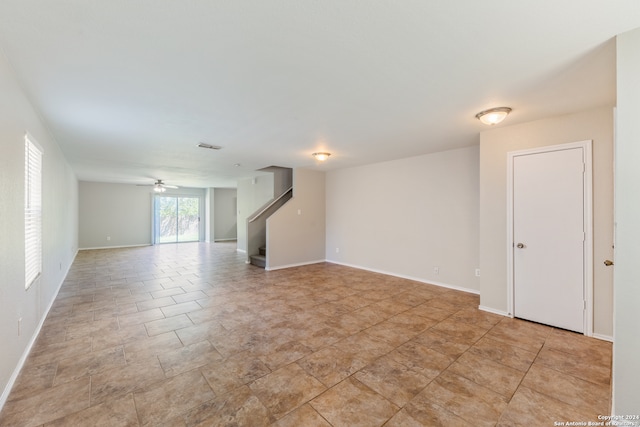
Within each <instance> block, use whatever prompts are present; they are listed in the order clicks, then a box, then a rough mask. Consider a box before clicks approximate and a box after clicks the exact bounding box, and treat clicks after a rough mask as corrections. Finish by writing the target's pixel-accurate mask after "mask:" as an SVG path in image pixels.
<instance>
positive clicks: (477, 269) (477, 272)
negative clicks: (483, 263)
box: [476, 268, 480, 277]
mask: <svg viewBox="0 0 640 427" xmlns="http://www.w3.org/2000/svg"><path fill="white" fill-rule="evenodd" d="M476 277H480V269H479V268H476Z"/></svg>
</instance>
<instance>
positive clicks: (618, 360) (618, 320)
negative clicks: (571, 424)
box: [613, 29, 640, 425]
mask: <svg viewBox="0 0 640 427" xmlns="http://www.w3.org/2000/svg"><path fill="white" fill-rule="evenodd" d="M617 49H618V50H617V62H618V63H617V70H618V71H617V73H618V80H617V90H618V108H617V120H616V191H615V194H616V211H615V212H616V218H615V220H616V259H615V331H614V345H613V356H614V359H613V413H614V414H617V415H640V389H639V388H638V385H639V384H640V363H639V362H638V361H639V360H640V314H639V311H640V310H639V309H640V280H639V279H638V277H639V274H638V270H637V268H638V261H639V260H640V244H639V243H638V242H640V189H639V185H640V167H639V165H638V164H639V162H640V121H639V118H640V80H639V79H638V76H640V29H636V30H634V31H630V32H628V33H624V34H622V35H619V36H618V39H617ZM637 425H640V422H639V423H637Z"/></svg>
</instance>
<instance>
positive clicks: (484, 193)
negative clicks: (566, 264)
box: [480, 107, 613, 339]
mask: <svg viewBox="0 0 640 427" xmlns="http://www.w3.org/2000/svg"><path fill="white" fill-rule="evenodd" d="M589 139H590V140H593V250H594V258H593V259H594V268H593V282H594V289H593V291H594V292H593V297H594V307H593V313H594V333H595V334H597V335H599V336H601V337H605V338H609V339H610V338H611V336H612V334H613V324H612V319H613V314H612V313H613V304H612V301H613V277H612V275H613V271H612V269H611V268H608V267H606V266H605V265H604V263H603V262H604V260H605V259H612V257H613V249H612V245H613V108H612V107H603V108H598V109H595V110H590V111H585V112H581V113H576V114H569V115H565V116H559V117H553V118H549V119H544V120H538V121H535V122H530V123H524V124H519V125H514V126H506V127H501V128H497V129H493V130H487V131H485V132H482V133H481V135H480V268H481V271H482V277H481V278H480V305H481V306H483V307H486V308H489V309H492V310H495V311H498V312H503V313H506V312H507V152H509V151H516V150H522V149H528V148H535V147H542V146H546V145H556V144H563V143H568V142H576V141H584V140H589Z"/></svg>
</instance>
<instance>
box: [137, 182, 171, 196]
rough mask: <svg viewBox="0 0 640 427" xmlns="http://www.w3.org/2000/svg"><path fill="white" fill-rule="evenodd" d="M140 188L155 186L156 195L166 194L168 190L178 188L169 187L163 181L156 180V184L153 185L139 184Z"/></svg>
mask: <svg viewBox="0 0 640 427" xmlns="http://www.w3.org/2000/svg"><path fill="white" fill-rule="evenodd" d="M138 185H139V186H153V191H155V192H156V193H164V192H165V191H167V188H178V187H176V186H175V185H167V184H165V183H164V182H162V180H161V179H158V180H156V182H155V183H153V184H138Z"/></svg>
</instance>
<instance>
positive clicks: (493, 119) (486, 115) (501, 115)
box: [476, 107, 511, 126]
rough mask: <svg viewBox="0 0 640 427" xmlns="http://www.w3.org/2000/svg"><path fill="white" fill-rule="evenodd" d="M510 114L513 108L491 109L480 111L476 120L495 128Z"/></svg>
mask: <svg viewBox="0 0 640 427" xmlns="http://www.w3.org/2000/svg"><path fill="white" fill-rule="evenodd" d="M510 112H511V108H509V107H497V108H490V109H489V110H484V111H480V112H479V113H478V114H476V119H478V120H480V121H481V122H482V123H484V124H485V125H490V126H493V125H497V124H498V123H500V122H501V121H503V120H504V119H505V117H507V116H508V115H509V113H510Z"/></svg>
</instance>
